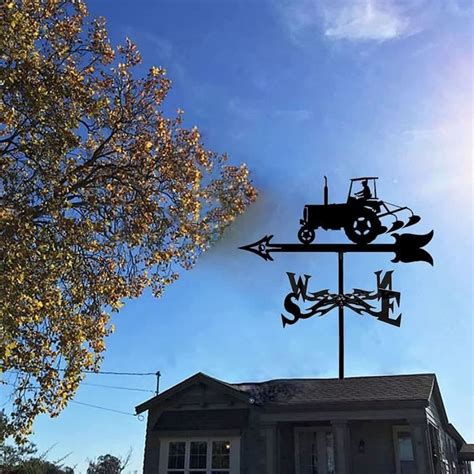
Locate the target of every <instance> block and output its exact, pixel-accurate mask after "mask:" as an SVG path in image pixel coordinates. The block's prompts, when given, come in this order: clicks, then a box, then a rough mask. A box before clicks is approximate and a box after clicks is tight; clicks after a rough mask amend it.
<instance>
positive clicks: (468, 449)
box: [459, 443, 474, 461]
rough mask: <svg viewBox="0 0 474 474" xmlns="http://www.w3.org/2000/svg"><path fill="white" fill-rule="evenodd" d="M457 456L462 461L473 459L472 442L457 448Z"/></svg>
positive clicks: (473, 445)
mask: <svg viewBox="0 0 474 474" xmlns="http://www.w3.org/2000/svg"><path fill="white" fill-rule="evenodd" d="M459 458H460V459H461V460H462V461H474V444H467V443H466V444H463V446H462V447H461V449H460V450H459Z"/></svg>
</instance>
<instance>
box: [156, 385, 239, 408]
mask: <svg viewBox="0 0 474 474" xmlns="http://www.w3.org/2000/svg"><path fill="white" fill-rule="evenodd" d="M164 405H165V407H166V409H167V410H169V409H170V408H172V407H174V408H178V409H183V410H190V409H193V408H194V409H198V408H201V409H202V408H211V407H212V408H224V407H234V406H237V405H238V406H242V407H244V406H246V404H244V403H243V402H242V401H241V400H240V399H236V397H235V396H234V394H232V393H229V392H228V391H226V390H219V389H216V388H215V387H211V386H209V385H207V384H206V383H203V382H198V383H196V384H193V385H190V386H189V387H187V388H185V389H183V390H182V391H180V392H178V393H176V394H175V395H174V396H173V397H170V398H168V399H167V400H165V401H164ZM163 408H164V407H163Z"/></svg>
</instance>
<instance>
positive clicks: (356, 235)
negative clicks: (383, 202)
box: [344, 209, 381, 244]
mask: <svg viewBox="0 0 474 474" xmlns="http://www.w3.org/2000/svg"><path fill="white" fill-rule="evenodd" d="M344 231H345V232H346V235H347V237H348V238H349V239H350V240H352V242H354V243H356V244H368V243H370V242H372V241H373V240H374V239H375V238H376V237H377V236H378V235H379V234H380V233H381V223H380V219H379V218H378V217H377V216H376V215H375V213H374V212H372V211H369V210H368V209H364V210H363V212H361V213H360V214H359V215H357V216H355V217H353V218H352V219H351V221H350V222H349V223H348V224H347V225H346V226H345V227H344Z"/></svg>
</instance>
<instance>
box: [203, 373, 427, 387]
mask: <svg viewBox="0 0 474 474" xmlns="http://www.w3.org/2000/svg"><path fill="white" fill-rule="evenodd" d="M427 376H430V377H436V374H434V373H433V372H426V373H419V374H389V375H367V376H366V375H360V376H355V377H344V378H343V379H338V378H337V377H331V378H324V377H297V378H279V379H270V380H262V381H259V382H235V383H234V382H223V381H222V380H219V382H222V383H227V384H228V385H232V386H236V385H261V384H265V383H270V382H289V381H291V382H296V381H315V380H318V381H321V380H322V381H329V380H331V381H339V380H341V381H344V380H360V379H380V378H384V379H387V378H395V377H398V378H400V377H404V378H405V377H427ZM211 378H212V377H211ZM217 380H218V379H217Z"/></svg>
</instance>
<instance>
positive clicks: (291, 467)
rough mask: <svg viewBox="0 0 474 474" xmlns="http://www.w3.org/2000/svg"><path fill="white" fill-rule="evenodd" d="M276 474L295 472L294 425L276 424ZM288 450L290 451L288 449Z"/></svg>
mask: <svg viewBox="0 0 474 474" xmlns="http://www.w3.org/2000/svg"><path fill="white" fill-rule="evenodd" d="M277 430H278V453H279V456H278V461H279V468H280V470H279V471H278V474H293V473H294V472H295V425H294V423H278V425H277ZM289 448H290V449H289Z"/></svg>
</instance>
